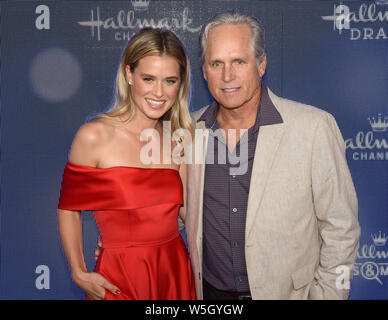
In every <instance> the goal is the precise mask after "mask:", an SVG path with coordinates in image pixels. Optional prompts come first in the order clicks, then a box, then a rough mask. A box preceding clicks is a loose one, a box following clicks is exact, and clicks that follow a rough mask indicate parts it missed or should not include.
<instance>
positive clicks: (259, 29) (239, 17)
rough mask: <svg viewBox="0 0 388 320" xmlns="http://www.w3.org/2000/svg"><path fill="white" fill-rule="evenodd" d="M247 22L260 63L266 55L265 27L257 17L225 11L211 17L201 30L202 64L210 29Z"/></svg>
mask: <svg viewBox="0 0 388 320" xmlns="http://www.w3.org/2000/svg"><path fill="white" fill-rule="evenodd" d="M244 23H245V24H247V25H248V26H249V27H250V28H251V31H252V49H253V51H254V53H255V56H256V63H257V65H259V64H260V62H261V60H262V58H263V55H264V48H265V43H264V28H263V26H262V25H261V23H260V22H259V20H257V19H256V18H254V17H252V16H250V15H247V14H244V13H239V12H224V13H220V14H218V15H216V16H215V17H213V18H212V19H210V20H209V21H208V22H207V23H206V24H205V25H204V26H203V27H202V30H201V34H200V36H199V44H200V49H201V61H202V65H203V64H204V63H205V54H206V48H207V38H208V35H209V31H210V30H211V29H212V28H214V27H216V26H219V25H222V24H244Z"/></svg>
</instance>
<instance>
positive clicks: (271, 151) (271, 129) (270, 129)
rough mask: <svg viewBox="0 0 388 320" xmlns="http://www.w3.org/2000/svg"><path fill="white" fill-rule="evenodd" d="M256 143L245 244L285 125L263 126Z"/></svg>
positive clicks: (256, 214) (255, 217) (248, 243)
mask: <svg viewBox="0 0 388 320" xmlns="http://www.w3.org/2000/svg"><path fill="white" fill-rule="evenodd" d="M259 130H260V131H259V135H258V138H257V142H256V151H255V159H254V161H253V168H252V176H251V182H250V186H249V196H248V209H247V220H246V227H245V241H246V242H245V243H246V245H247V246H250V245H253V244H252V243H250V242H249V240H250V239H252V237H251V232H252V231H253V226H254V224H255V220H256V219H257V216H258V215H259V208H260V203H261V200H262V197H263V194H264V191H265V188H266V187H267V181H268V177H269V174H270V172H271V168H272V164H273V161H274V158H275V156H276V152H277V150H278V147H279V144H280V142H281V139H282V136H283V133H284V123H279V124H274V125H267V126H262V127H260V129H259Z"/></svg>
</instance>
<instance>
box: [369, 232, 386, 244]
mask: <svg viewBox="0 0 388 320" xmlns="http://www.w3.org/2000/svg"><path fill="white" fill-rule="evenodd" d="M371 237H372V240H373V243H374V244H375V246H377V247H382V246H385V244H386V243H387V240H388V236H386V235H385V234H381V231H379V235H378V236H377V235H375V234H372V235H371Z"/></svg>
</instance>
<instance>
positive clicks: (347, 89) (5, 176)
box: [0, 0, 388, 299]
mask: <svg viewBox="0 0 388 320" xmlns="http://www.w3.org/2000/svg"><path fill="white" fill-rule="evenodd" d="M226 9H237V10H239V11H241V12H245V13H249V14H252V15H254V16H256V17H258V18H259V19H260V20H261V21H262V23H263V25H264V27H265V29H266V43H267V46H266V52H267V57H268V68H267V72H266V75H265V77H264V81H265V83H266V84H267V85H268V86H269V87H270V88H271V89H272V90H273V91H274V92H275V93H276V94H278V95H280V96H283V97H286V98H289V99H293V100H297V101H300V102H303V103H307V104H311V105H314V106H317V107H320V108H322V109H324V110H327V111H329V112H330V113H332V114H333V115H334V116H335V118H336V119H337V121H338V124H339V127H340V129H341V132H342V134H343V136H344V139H345V140H346V145H347V160H348V164H349V167H350V170H351V173H352V176H353V180H354V183H355V187H356V190H357V194H358V199H359V221H360V224H361V239H360V249H359V252H358V257H357V261H356V266H355V269H354V279H353V280H352V282H351V299H387V298H388V288H387V286H388V243H387V238H388V221H387V219H388V209H387V208H388V197H387V194H388V177H387V174H388V136H387V132H388V130H387V127H388V119H387V116H388V76H387V74H388V72H387V71H388V40H387V39H388V1H387V0H380V1H377V0H376V1H342V2H333V1H233V0H229V1H226V0H224V1H221V0H212V1H211V0H206V1H189V0H188V1H156V0H150V1H145V0H142V1H139V0H137V1H95V2H94V1H1V3H0V18H1V20H0V23H1V28H0V33H1V34H0V38H1V43H0V71H1V79H0V81H1V82H0V102H1V106H0V108H1V110H0V112H1V120H0V121H1V143H0V150H1V158H0V160H1V161H0V163H1V166H0V170H1V171H0V179H1V183H0V201H1V212H0V299H83V298H84V294H83V292H82V291H81V290H80V289H79V288H78V287H76V286H75V285H74V284H73V283H72V281H71V277H70V273H69V268H68V265H67V262H66V259H65V256H64V253H63V250H62V246H61V244H60V241H59V235H58V228H57V216H56V208H57V203H58V195H59V190H60V183H61V175H62V172H63V167H64V165H65V163H66V160H67V154H68V151H69V147H70V144H71V142H72V139H73V137H74V134H75V132H76V131H77V129H78V128H79V127H80V126H81V125H82V124H83V123H84V122H85V119H86V117H87V115H89V114H91V113H93V112H100V111H102V110H104V109H106V108H107V106H109V105H110V103H111V101H112V92H113V83H114V78H115V74H116V70H117V67H118V62H119V60H120V55H121V52H122V49H123V47H124V46H125V44H126V41H127V40H128V38H129V37H130V36H131V35H132V33H133V32H135V31H137V30H138V29H139V28H140V27H141V26H145V25H154V26H159V27H167V28H170V29H171V30H173V31H174V32H176V34H177V35H178V36H179V37H180V39H181V40H182V41H183V42H184V44H185V46H186V48H187V53H188V55H189V57H190V61H191V67H192V79H193V89H192V99H191V104H190V108H191V110H192V111H194V110H197V109H199V108H200V107H202V106H204V105H206V104H208V103H209V102H210V101H211V96H210V94H209V92H208V90H207V87H206V83H205V82H204V80H203V78H202V74H201V69H200V60H199V46H198V35H199V29H200V27H201V25H202V24H203V23H204V22H205V21H206V20H207V19H209V18H210V17H211V16H213V15H214V14H216V13H218V12H220V11H224V10H226ZM344 15H347V16H348V17H350V19H349V21H347V20H346V19H344ZM83 222H84V250H85V258H86V263H87V266H88V269H89V270H92V269H93V267H94V259H93V256H94V248H95V245H96V239H97V237H98V229H97V228H96V225H95V221H94V218H93V215H92V213H90V212H86V213H85V214H84V215H83ZM280 245H281V244H280Z"/></svg>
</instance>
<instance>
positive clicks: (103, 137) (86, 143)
mask: <svg viewBox="0 0 388 320" xmlns="http://www.w3.org/2000/svg"><path fill="white" fill-rule="evenodd" d="M114 131H115V129H114V126H112V124H110V123H109V121H105V120H94V121H91V122H88V123H85V124H84V125H82V126H81V127H80V128H79V130H78V131H77V133H76V135H75V137H74V140H73V143H72V146H71V149H70V154H69V161H70V162H73V163H76V164H80V165H89V166H96V165H97V163H98V161H99V154H100V151H101V149H102V148H103V146H104V145H106V144H107V143H108V142H109V140H110V139H112V137H113V135H114Z"/></svg>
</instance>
